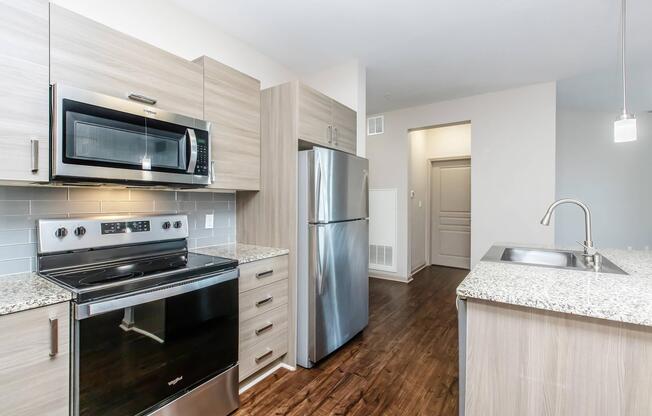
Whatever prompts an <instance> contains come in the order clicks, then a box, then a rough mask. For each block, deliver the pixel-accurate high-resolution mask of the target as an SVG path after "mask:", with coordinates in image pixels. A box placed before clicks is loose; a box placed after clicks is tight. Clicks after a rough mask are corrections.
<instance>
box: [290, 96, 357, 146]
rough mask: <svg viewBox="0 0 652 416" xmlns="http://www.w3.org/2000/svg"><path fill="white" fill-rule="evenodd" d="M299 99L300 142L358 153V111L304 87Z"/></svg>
mask: <svg viewBox="0 0 652 416" xmlns="http://www.w3.org/2000/svg"><path fill="white" fill-rule="evenodd" d="M297 100H298V107H299V119H298V133H299V139H301V140H305V141H307V142H311V143H314V144H317V145H321V146H326V147H330V148H333V149H338V150H342V151H345V152H349V153H353V154H355V152H356V137H357V135H356V132H357V121H356V112H355V111H353V110H351V109H350V108H348V107H347V106H345V105H343V104H341V103H339V102H337V101H335V100H333V99H332V98H329V97H328V96H326V95H324V94H322V93H320V92H319V91H316V90H314V89H313V88H310V87H308V86H306V85H303V84H299V86H298V98H297Z"/></svg>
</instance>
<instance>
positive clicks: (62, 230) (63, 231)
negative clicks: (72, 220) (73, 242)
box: [54, 227, 68, 238]
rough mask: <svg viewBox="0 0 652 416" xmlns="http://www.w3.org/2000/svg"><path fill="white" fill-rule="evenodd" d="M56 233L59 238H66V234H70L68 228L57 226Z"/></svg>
mask: <svg viewBox="0 0 652 416" xmlns="http://www.w3.org/2000/svg"><path fill="white" fill-rule="evenodd" d="M54 235H55V236H56V237H57V238H64V237H65V236H67V235H68V230H67V229H66V227H60V228H57V229H56V231H55V232H54Z"/></svg>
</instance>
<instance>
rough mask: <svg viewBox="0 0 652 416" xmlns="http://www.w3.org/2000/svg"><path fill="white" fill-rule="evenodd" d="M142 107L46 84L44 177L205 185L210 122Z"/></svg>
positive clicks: (209, 180) (209, 168)
mask: <svg viewBox="0 0 652 416" xmlns="http://www.w3.org/2000/svg"><path fill="white" fill-rule="evenodd" d="M153 104H155V101H153V100H152V102H150V103H149V105H148V104H145V103H142V102H137V101H131V100H126V99H122V98H116V97H112V96H108V95H104V94H99V93H96V92H91V91H85V90H82V89H78V88H73V87H70V86H66V85H61V84H59V85H54V86H52V109H51V123H52V129H51V145H52V146H51V155H52V163H51V170H50V177H51V179H52V180H53V181H62V182H105V183H124V184H140V185H171V186H175V185H176V186H181V187H200V186H206V185H208V184H210V183H211V161H210V155H211V137H210V123H208V122H206V121H203V120H197V119H194V118H191V117H187V116H184V115H180V114H174V113H170V112H167V111H163V110H161V109H159V108H156V107H153Z"/></svg>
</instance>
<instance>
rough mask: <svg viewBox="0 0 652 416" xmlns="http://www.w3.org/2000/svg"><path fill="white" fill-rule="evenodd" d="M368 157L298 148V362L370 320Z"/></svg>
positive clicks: (305, 363) (307, 362) (322, 352)
mask: <svg viewBox="0 0 652 416" xmlns="http://www.w3.org/2000/svg"><path fill="white" fill-rule="evenodd" d="M368 169H369V162H368V161H367V159H363V158H360V157H356V156H353V155H350V154H348V153H344V152H340V151H336V150H330V149H323V148H318V147H315V148H314V149H312V150H304V151H301V152H299V193H298V196H299V200H298V208H299V210H298V211H299V222H298V233H299V235H298V250H297V256H298V262H297V264H298V269H297V325H298V327H297V363H298V364H299V365H300V366H302V367H307V368H309V367H312V366H313V364H314V363H316V362H318V361H319V360H320V359H322V358H324V357H325V356H327V355H328V354H330V353H331V352H333V351H335V350H336V349H338V348H339V347H340V346H342V345H343V344H345V343H346V342H347V341H349V340H350V339H351V338H353V337H354V336H355V335H356V334H358V333H359V332H360V331H362V330H363V329H364V328H365V327H366V326H367V323H368V322H369V219H368V217H369V175H368Z"/></svg>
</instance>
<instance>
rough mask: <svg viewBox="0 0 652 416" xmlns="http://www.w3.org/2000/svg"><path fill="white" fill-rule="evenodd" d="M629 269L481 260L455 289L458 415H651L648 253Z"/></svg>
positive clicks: (636, 255) (618, 258)
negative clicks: (582, 268)
mask: <svg viewBox="0 0 652 416" xmlns="http://www.w3.org/2000/svg"><path fill="white" fill-rule="evenodd" d="M601 254H602V255H604V256H605V257H606V258H608V259H609V260H611V261H612V262H613V263H615V264H616V265H617V266H619V267H620V268H621V269H623V270H624V271H625V272H627V273H628V274H627V275H619V274H607V273H596V272H588V271H577V270H568V269H561V268H549V267H539V266H529V265H522V264H515V263H506V262H492V261H484V260H483V261H481V262H480V263H478V264H477V265H476V267H475V268H474V269H473V270H472V271H471V273H470V274H469V275H468V276H467V277H466V279H465V280H464V281H463V282H462V283H461V284H460V286H459V287H458V289H457V295H458V307H459V312H460V313H459V318H460V320H459V321H460V414H461V415H466V416H476V415H483V416H491V415H496V416H498V415H500V416H509V415H518V416H528V415H573V416H575V415H587V416H588V415H591V416H602V415H604V416H618V415H649V414H652V377H651V376H650V374H652V253H651V252H648V251H626V250H601Z"/></svg>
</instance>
